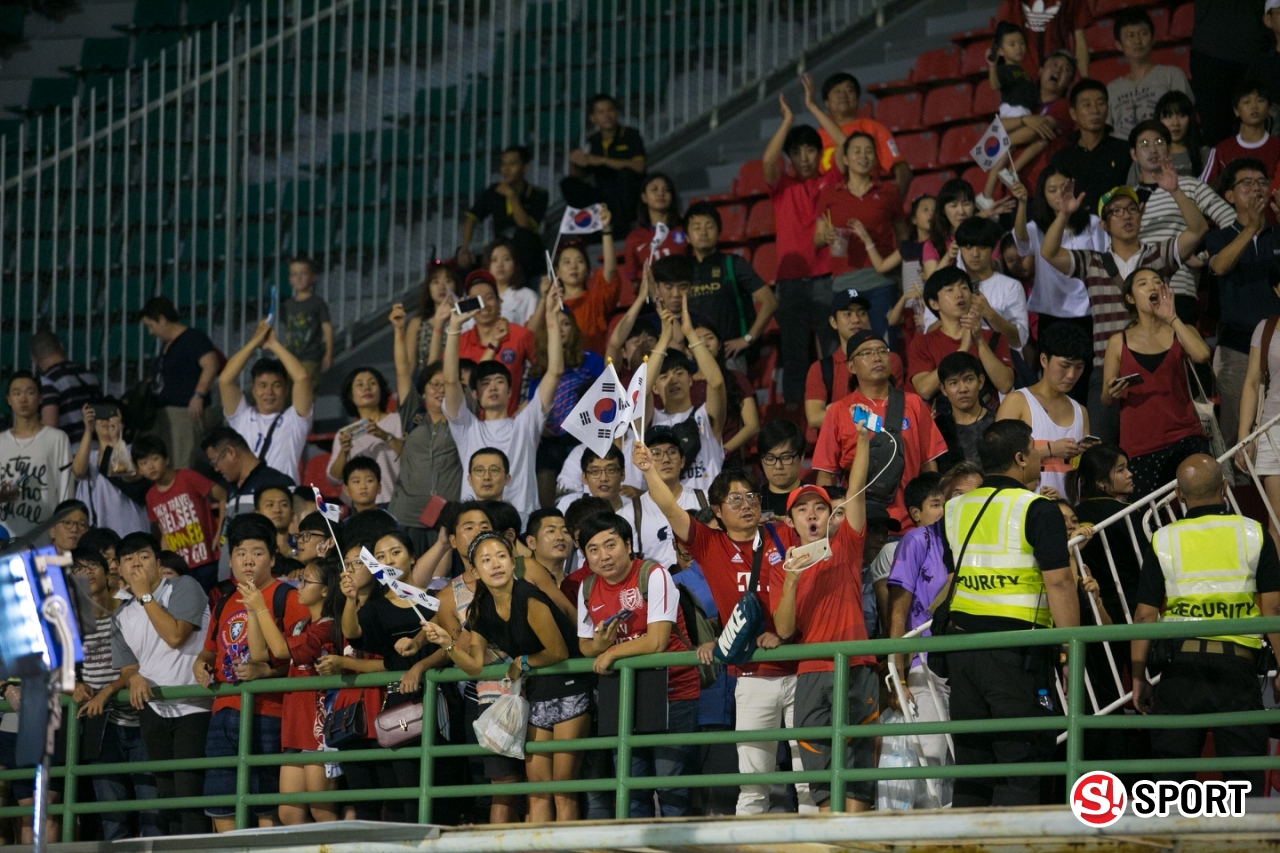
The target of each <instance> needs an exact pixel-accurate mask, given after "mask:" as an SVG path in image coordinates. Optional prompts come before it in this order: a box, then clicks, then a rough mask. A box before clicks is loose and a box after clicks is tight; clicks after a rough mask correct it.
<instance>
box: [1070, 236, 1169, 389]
mask: <svg viewBox="0 0 1280 853" xmlns="http://www.w3.org/2000/svg"><path fill="white" fill-rule="evenodd" d="M1108 257H1110V259H1111V262H1112V263H1114V264H1115V269H1116V270H1117V272H1118V275H1116V276H1112V275H1111V273H1109V272H1107V261H1106V259H1107V258H1108ZM1139 267H1150V268H1151V269H1153V270H1155V271H1156V272H1157V273H1159V274H1160V277H1161V278H1164V279H1166V280H1167V279H1168V278H1169V276H1170V275H1172V274H1173V273H1175V272H1177V271H1178V270H1179V269H1181V268H1182V260H1181V259H1180V258H1179V257H1178V238H1177V237H1170V238H1169V239H1168V240H1163V241H1161V242H1159V243H1143V244H1142V245H1141V246H1139V247H1138V251H1137V252H1135V253H1134V254H1133V256H1132V257H1130V258H1129V259H1128V260H1122V259H1121V258H1118V257H1116V254H1115V252H1097V251H1093V250H1092V249H1073V250H1072V251H1071V269H1070V270H1069V271H1068V272H1067V275H1068V276H1069V277H1071V278H1078V279H1081V280H1082V281H1084V287H1085V291H1086V292H1087V293H1088V294H1089V313H1090V314H1092V315H1093V365H1094V367H1096V368H1098V369H1099V370H1101V369H1102V360H1103V356H1105V355H1106V352H1107V341H1108V340H1110V338H1111V336H1112V335H1114V334H1115V333H1116V332H1120V331H1123V330H1124V328H1125V327H1126V326H1128V325H1129V309H1128V308H1126V307H1125V302H1124V297H1123V296H1121V295H1120V282H1122V281H1124V279H1125V278H1126V277H1127V276H1128V275H1129V273H1131V272H1133V271H1134V270H1136V269H1138V268H1139Z"/></svg>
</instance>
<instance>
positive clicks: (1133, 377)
mask: <svg viewBox="0 0 1280 853" xmlns="http://www.w3.org/2000/svg"><path fill="white" fill-rule="evenodd" d="M1119 378H1120V379H1123V380H1124V381H1125V382H1128V383H1129V387H1130V388H1132V387H1133V386H1135V385H1141V384H1142V383H1143V381H1144V380H1143V378H1142V374H1141V373H1130V374H1129V375H1128V376H1121V377H1119Z"/></svg>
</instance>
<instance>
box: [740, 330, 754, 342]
mask: <svg viewBox="0 0 1280 853" xmlns="http://www.w3.org/2000/svg"><path fill="white" fill-rule="evenodd" d="M742 339H743V340H744V341H746V342H747V343H751V342H752V341H754V340H755V338H753V337H751V333H750V332H747V333H746V334H745V335H743V336H742Z"/></svg>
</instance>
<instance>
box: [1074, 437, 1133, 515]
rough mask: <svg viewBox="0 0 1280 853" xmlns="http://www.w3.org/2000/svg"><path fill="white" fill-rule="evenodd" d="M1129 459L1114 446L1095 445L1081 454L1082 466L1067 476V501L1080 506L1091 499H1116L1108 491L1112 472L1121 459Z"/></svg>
mask: <svg viewBox="0 0 1280 853" xmlns="http://www.w3.org/2000/svg"><path fill="white" fill-rule="evenodd" d="M1128 458H1129V457H1128V456H1127V455H1126V454H1125V452H1124V451H1123V450H1121V449H1120V448H1118V447H1116V446H1115V445H1112V444H1095V445H1094V446H1093V447H1090V448H1089V449H1088V450H1086V451H1085V452H1084V453H1082V454H1080V464H1079V466H1078V467H1077V468H1076V469H1075V470H1074V471H1071V472H1069V473H1068V474H1067V483H1066V486H1067V499H1068V500H1069V501H1071V502H1072V503H1073V504H1076V505H1079V504H1080V503H1081V502H1082V501H1087V500H1089V499H1091V498H1114V497H1115V495H1113V494H1111V492H1109V491H1107V489H1106V487H1107V486H1108V485H1109V484H1110V483H1111V471H1112V469H1113V468H1115V467H1116V463H1117V462H1119V461H1120V460H1121V459H1128Z"/></svg>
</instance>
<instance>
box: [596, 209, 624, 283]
mask: <svg viewBox="0 0 1280 853" xmlns="http://www.w3.org/2000/svg"><path fill="white" fill-rule="evenodd" d="M600 224H601V225H603V226H604V230H602V231H601V232H600V249H601V251H602V252H603V253H604V265H603V266H602V267H601V268H600V272H601V273H602V274H603V275H604V280H605V281H613V277H614V276H615V275H617V274H618V255H617V253H615V252H614V246H613V214H612V213H610V212H609V205H607V204H602V205H600ZM623 227H625V224H624V226H623Z"/></svg>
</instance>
